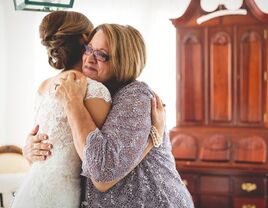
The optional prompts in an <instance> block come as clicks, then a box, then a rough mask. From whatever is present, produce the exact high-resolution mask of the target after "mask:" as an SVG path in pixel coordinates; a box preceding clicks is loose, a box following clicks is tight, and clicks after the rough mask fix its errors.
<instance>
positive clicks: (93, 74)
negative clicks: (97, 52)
mask: <svg viewBox="0 0 268 208" xmlns="http://www.w3.org/2000/svg"><path fill="white" fill-rule="evenodd" d="M82 73H83V74H84V75H85V76H86V77H88V78H90V79H94V80H97V77H98V76H97V73H96V71H92V70H83V71H82Z"/></svg>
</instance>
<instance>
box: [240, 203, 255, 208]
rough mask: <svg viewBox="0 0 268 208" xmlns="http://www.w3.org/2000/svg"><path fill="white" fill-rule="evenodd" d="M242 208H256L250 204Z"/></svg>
mask: <svg viewBox="0 0 268 208" xmlns="http://www.w3.org/2000/svg"><path fill="white" fill-rule="evenodd" d="M242 208H256V206H255V205H252V204H244V205H243V206H242Z"/></svg>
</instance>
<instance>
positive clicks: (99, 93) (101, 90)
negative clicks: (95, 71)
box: [85, 78, 112, 103]
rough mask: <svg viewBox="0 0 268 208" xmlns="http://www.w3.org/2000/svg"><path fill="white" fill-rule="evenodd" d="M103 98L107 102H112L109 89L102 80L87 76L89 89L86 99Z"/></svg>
mask: <svg viewBox="0 0 268 208" xmlns="http://www.w3.org/2000/svg"><path fill="white" fill-rule="evenodd" d="M88 98H101V99H104V100H105V101H106V102H107V103H108V102H112V98H111V94H110V92H109V90H108V89H107V88H106V87H105V86H104V85H103V84H102V83H100V82H97V81H95V80H92V79H89V78H87V91H86V96H85V99H88Z"/></svg>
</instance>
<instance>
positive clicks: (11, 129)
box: [0, 0, 268, 145]
mask: <svg viewBox="0 0 268 208" xmlns="http://www.w3.org/2000/svg"><path fill="white" fill-rule="evenodd" d="M189 2H190V0H76V1H75V4H74V8H73V10H75V11H80V12H83V13H84V14H86V15H87V16H88V17H89V18H90V19H91V20H92V22H93V23H94V24H95V25H98V24H100V23H104V22H109V23H120V24H130V25H133V26H135V27H136V28H138V29H139V30H140V31H141V33H142V34H143V35H144V38H145V41H146V44H147V52H148V61H147V66H146V69H145V71H144V72H143V74H142V76H141V77H140V79H141V80H144V81H146V82H147V83H149V85H150V86H151V87H152V88H153V89H154V90H155V91H156V92H157V93H158V94H159V95H160V96H161V98H162V99H163V101H164V102H165V103H166V105H167V107H166V110H167V126H168V128H172V127H174V126H175V118H176V115H175V114H176V111H175V101H176V99H175V96H176V94H175V91H176V88H175V70H176V67H175V65H176V61H175V53H176V50H175V47H176V45H175V44H176V38H175V28H174V26H173V25H172V24H171V22H170V21H169V18H171V17H173V18H174V17H179V16H180V15H182V14H183V12H184V11H185V9H186V8H187V6H188V4H189ZM257 3H259V4H260V6H262V7H264V10H266V11H267V12H268V5H267V4H268V1H267V0H257ZM45 15H46V13H42V12H29V11H15V10H14V8H13V1H12V0H1V1H0V96H1V100H0V101H1V102H0V145H1V144H17V145H22V144H23V143H24V140H25V137H26V134H27V133H28V132H29V130H30V129H31V128H32V124H33V104H34V93H35V91H36V89H37V87H38V85H39V84H40V83H41V81H42V80H43V79H45V78H47V77H48V76H51V75H53V74H55V71H54V70H53V69H51V68H50V67H49V65H48V63H47V56H46V51H45V49H44V47H43V46H41V44H40V40H39V35H38V27H39V24H40V22H41V19H42V18H43V17H44V16H45Z"/></svg>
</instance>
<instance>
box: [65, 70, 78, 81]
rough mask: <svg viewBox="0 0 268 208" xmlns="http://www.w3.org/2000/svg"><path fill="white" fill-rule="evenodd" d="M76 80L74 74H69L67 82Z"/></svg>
mask: <svg viewBox="0 0 268 208" xmlns="http://www.w3.org/2000/svg"><path fill="white" fill-rule="evenodd" d="M75 79H76V76H75V73H74V72H69V73H68V76H67V80H68V81H73V80H75Z"/></svg>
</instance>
